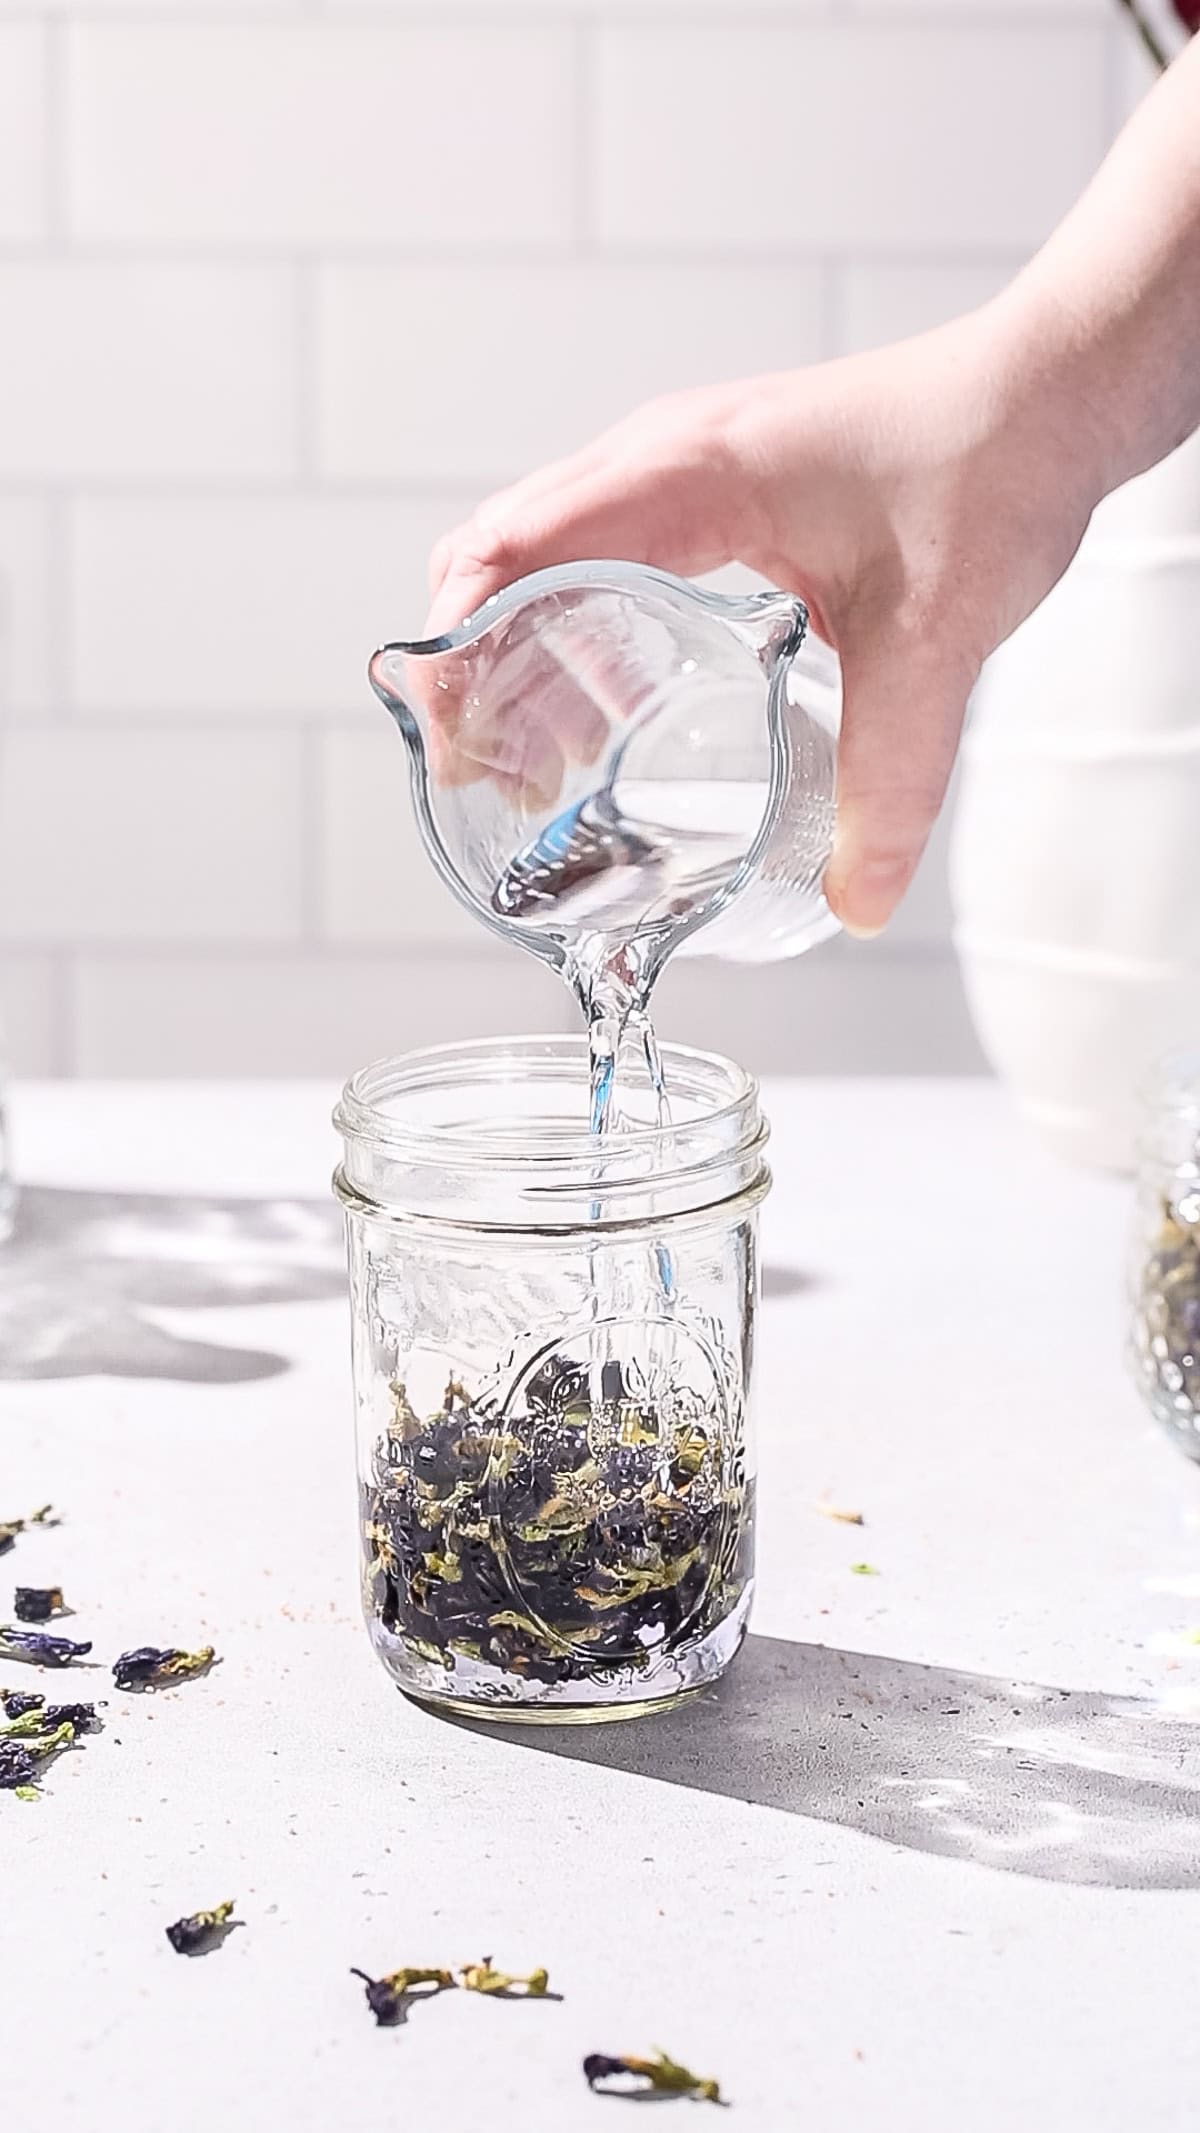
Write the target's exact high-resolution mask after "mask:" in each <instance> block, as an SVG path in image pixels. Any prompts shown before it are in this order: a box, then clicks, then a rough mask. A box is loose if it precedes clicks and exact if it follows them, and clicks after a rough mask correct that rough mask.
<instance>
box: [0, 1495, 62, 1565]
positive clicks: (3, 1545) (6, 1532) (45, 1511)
mask: <svg viewBox="0 0 1200 2133" xmlns="http://www.w3.org/2000/svg"><path fill="white" fill-rule="evenodd" d="M53 1509H54V1505H53V1504H52V1503H44V1504H43V1505H42V1507H41V1509H40V1510H38V1511H31V1512H30V1514H29V1516H28V1518H7V1519H0V1555H6V1554H7V1552H8V1550H9V1549H10V1548H11V1547H12V1544H13V1542H14V1541H15V1540H16V1538H17V1535H18V1534H19V1533H24V1531H25V1528H26V1526H47V1525H49V1526H56V1525H57V1524H58V1520H57V1519H56V1518H51V1516H50V1513H51V1512H52V1511H53Z"/></svg>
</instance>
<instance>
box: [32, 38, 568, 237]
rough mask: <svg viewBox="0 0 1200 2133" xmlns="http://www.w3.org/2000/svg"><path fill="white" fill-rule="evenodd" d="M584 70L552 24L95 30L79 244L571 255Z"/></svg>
mask: <svg viewBox="0 0 1200 2133" xmlns="http://www.w3.org/2000/svg"><path fill="white" fill-rule="evenodd" d="M571 68H572V54H571V48H570V44H569V41H568V39H567V38H566V37H565V36H563V35H561V34H560V33H557V32H556V31H554V30H553V29H552V28H550V27H549V26H547V27H544V28H541V29H530V30H524V29H520V28H516V29H510V28H507V27H504V26H499V27H497V28H495V29H492V28H489V27H486V26H480V25H478V24H470V23H468V24H463V25H462V26H460V27H454V26H453V25H450V26H448V27H447V28H445V29H426V28H414V29H403V28H396V29H392V28H387V27H379V28H373V27H370V26H367V25H363V24H359V23H357V22H355V23H341V24H339V25H337V26H336V27H329V28H326V27H322V26H320V25H318V24H314V23H311V22H310V23H302V22H289V23H287V24H269V23H263V24H253V25H246V26H244V27H241V26H238V27H234V26H229V25H223V24H203V23H194V24H193V23H166V24H162V25H152V24H148V23H137V24H128V25H127V24H93V25H88V26H85V27H82V28H79V29H76V30H75V31H74V33H73V36H72V41H71V47H70V69H69V95H68V101H67V135H68V140H69V144H70V145H69V168H70V216H71V228H72V230H73V232H74V233H75V234H76V235H77V236H79V237H82V238H84V239H89V240H92V241H95V242H99V243H108V242H113V243H118V244H125V243H134V244H137V243H167V244H171V245H173V246H174V247H176V248H177V249H182V248H185V247H187V246H188V245H189V244H196V243H200V244H222V245H226V246H228V247H230V248H232V249H234V250H236V249H237V248H238V247H239V246H243V245H263V244H286V245H295V246H300V247H304V248H306V249H309V248H319V247H320V246H322V245H335V246H336V245H343V246H344V245H349V246H363V245H367V246H369V245H379V244H398V245H405V246H425V247H434V246H443V245H454V244H476V245H479V244H486V243H492V242H505V241H507V242H509V243H511V244H514V245H561V244H563V243H564V242H565V241H566V240H567V239H568V238H569V236H570V233H571V225H572V217H573V199H572V188H571V167H570V147H571V142H570V133H571V122H572V113H573V98H572V88H571V80H572V76H571Z"/></svg>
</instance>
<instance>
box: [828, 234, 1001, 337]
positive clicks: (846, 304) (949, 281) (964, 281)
mask: <svg viewBox="0 0 1200 2133" xmlns="http://www.w3.org/2000/svg"><path fill="white" fill-rule="evenodd" d="M1021 264H1022V260H1021V257H1020V255H1019V254H1017V253H1013V254H1011V255H1010V256H1009V257H1008V258H1006V259H1003V260H995V261H993V262H992V263H991V264H988V265H971V264H969V263H964V264H962V265H952V266H945V265H921V264H919V263H915V262H910V261H903V262H900V263H897V262H895V261H883V260H872V261H870V262H867V261H861V260H854V259H851V260H850V261H849V262H848V263H847V265H846V266H845V268H844V270H843V282H842V301H841V319H840V328H839V332H838V334H837V344H838V353H839V354H845V355H854V354H857V353H858V352H859V351H860V350H861V349H864V348H881V347H883V346H884V344H885V343H886V342H888V341H900V340H904V339H906V338H907V337H908V335H910V334H914V333H925V332H927V331H928V329H929V328H930V327H931V326H941V325H944V324H945V322H946V320H947V319H952V318H957V317H958V316H959V315H960V313H962V312H965V311H974V310H975V309H976V308H977V307H978V306H979V305H980V304H985V303H987V302H988V300H989V298H991V297H993V296H996V295H998V294H999V292H1000V290H1001V289H1003V288H1004V287H1005V286H1006V284H1007V283H1008V282H1010V281H1011V280H1012V278H1013V275H1014V274H1015V273H1016V272H1017V271H1018V269H1019V267H1020V266H1021Z"/></svg>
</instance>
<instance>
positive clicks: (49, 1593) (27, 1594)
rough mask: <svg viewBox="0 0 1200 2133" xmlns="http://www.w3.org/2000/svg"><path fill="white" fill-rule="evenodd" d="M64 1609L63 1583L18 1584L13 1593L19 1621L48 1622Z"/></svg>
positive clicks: (15, 1610) (15, 1612)
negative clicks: (52, 1616)
mask: <svg viewBox="0 0 1200 2133" xmlns="http://www.w3.org/2000/svg"><path fill="white" fill-rule="evenodd" d="M62 1611H63V1596H62V1586H61V1585H18V1586H17V1589H16V1592H15V1593H14V1594H13V1613H14V1614H15V1615H16V1618H17V1620H18V1622H48V1621H49V1620H50V1617H51V1615H60V1614H61V1613H62Z"/></svg>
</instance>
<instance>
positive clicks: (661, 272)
mask: <svg viewBox="0 0 1200 2133" xmlns="http://www.w3.org/2000/svg"><path fill="white" fill-rule="evenodd" d="M821 332H822V310H821V280H820V276H819V273H818V271H817V269H816V268H815V267H804V266H800V267H794V266H792V267H786V268H781V269H776V268H773V267H766V266H753V265H748V266H729V265H723V266H715V265H708V266H704V265H694V266H677V265H661V266H653V267H652V266H613V265H607V266H603V265H588V266H584V265H578V266H574V267H536V266H527V265H510V266H503V265H500V264H495V265H486V266H477V267H467V266H437V267H433V266H429V267H422V268H413V269H400V268H396V269H389V268H378V267H365V266H361V267H360V266H345V267H328V268H326V269H325V270H324V273H323V276H322V282H321V305H320V317H319V344H320V346H319V381H320V412H319V418H318V420H319V438H320V459H321V466H322V469H323V471H324V472H325V473H327V474H330V475H333V476H350V477H352V478H358V479H362V480H375V481H387V480H403V481H408V482H424V483H427V484H428V483H435V482H438V481H463V482H471V483H477V484H481V485H482V484H487V483H494V482H500V481H504V480H507V479H510V478H512V477H515V476H517V475H519V474H521V473H523V472H525V471H526V469H527V468H529V467H531V466H534V465H536V464H537V463H538V462H539V461H540V460H543V459H546V458H548V457H550V456H552V455H554V454H557V453H560V452H565V451H569V450H572V449H574V448H575V447H576V446H579V445H582V444H585V443H587V442H588V441H589V440H590V438H591V437H592V436H593V434H594V433H595V432H596V430H598V429H600V428H601V427H603V426H604V425H605V424H607V423H610V422H612V421H615V420H616V419H617V418H618V417H620V416H621V415H623V414H626V413H628V412H629V411H631V410H632V408H634V407H635V406H636V405H637V403H638V402H639V401H640V400H643V399H646V398H648V397H650V396H651V395H653V394H655V393H660V392H665V391H669V390H672V389H676V388H679V387H681V386H684V385H698V384H703V383H705V382H714V381H716V380H719V379H722V378H727V377H736V376H739V375H741V374H742V373H745V372H750V371H756V370H770V369H773V368H777V367H780V366H783V365H788V364H793V363H800V362H804V361H806V360H808V359H809V358H811V357H813V356H815V355H817V354H818V353H819V352H820V344H821Z"/></svg>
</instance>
